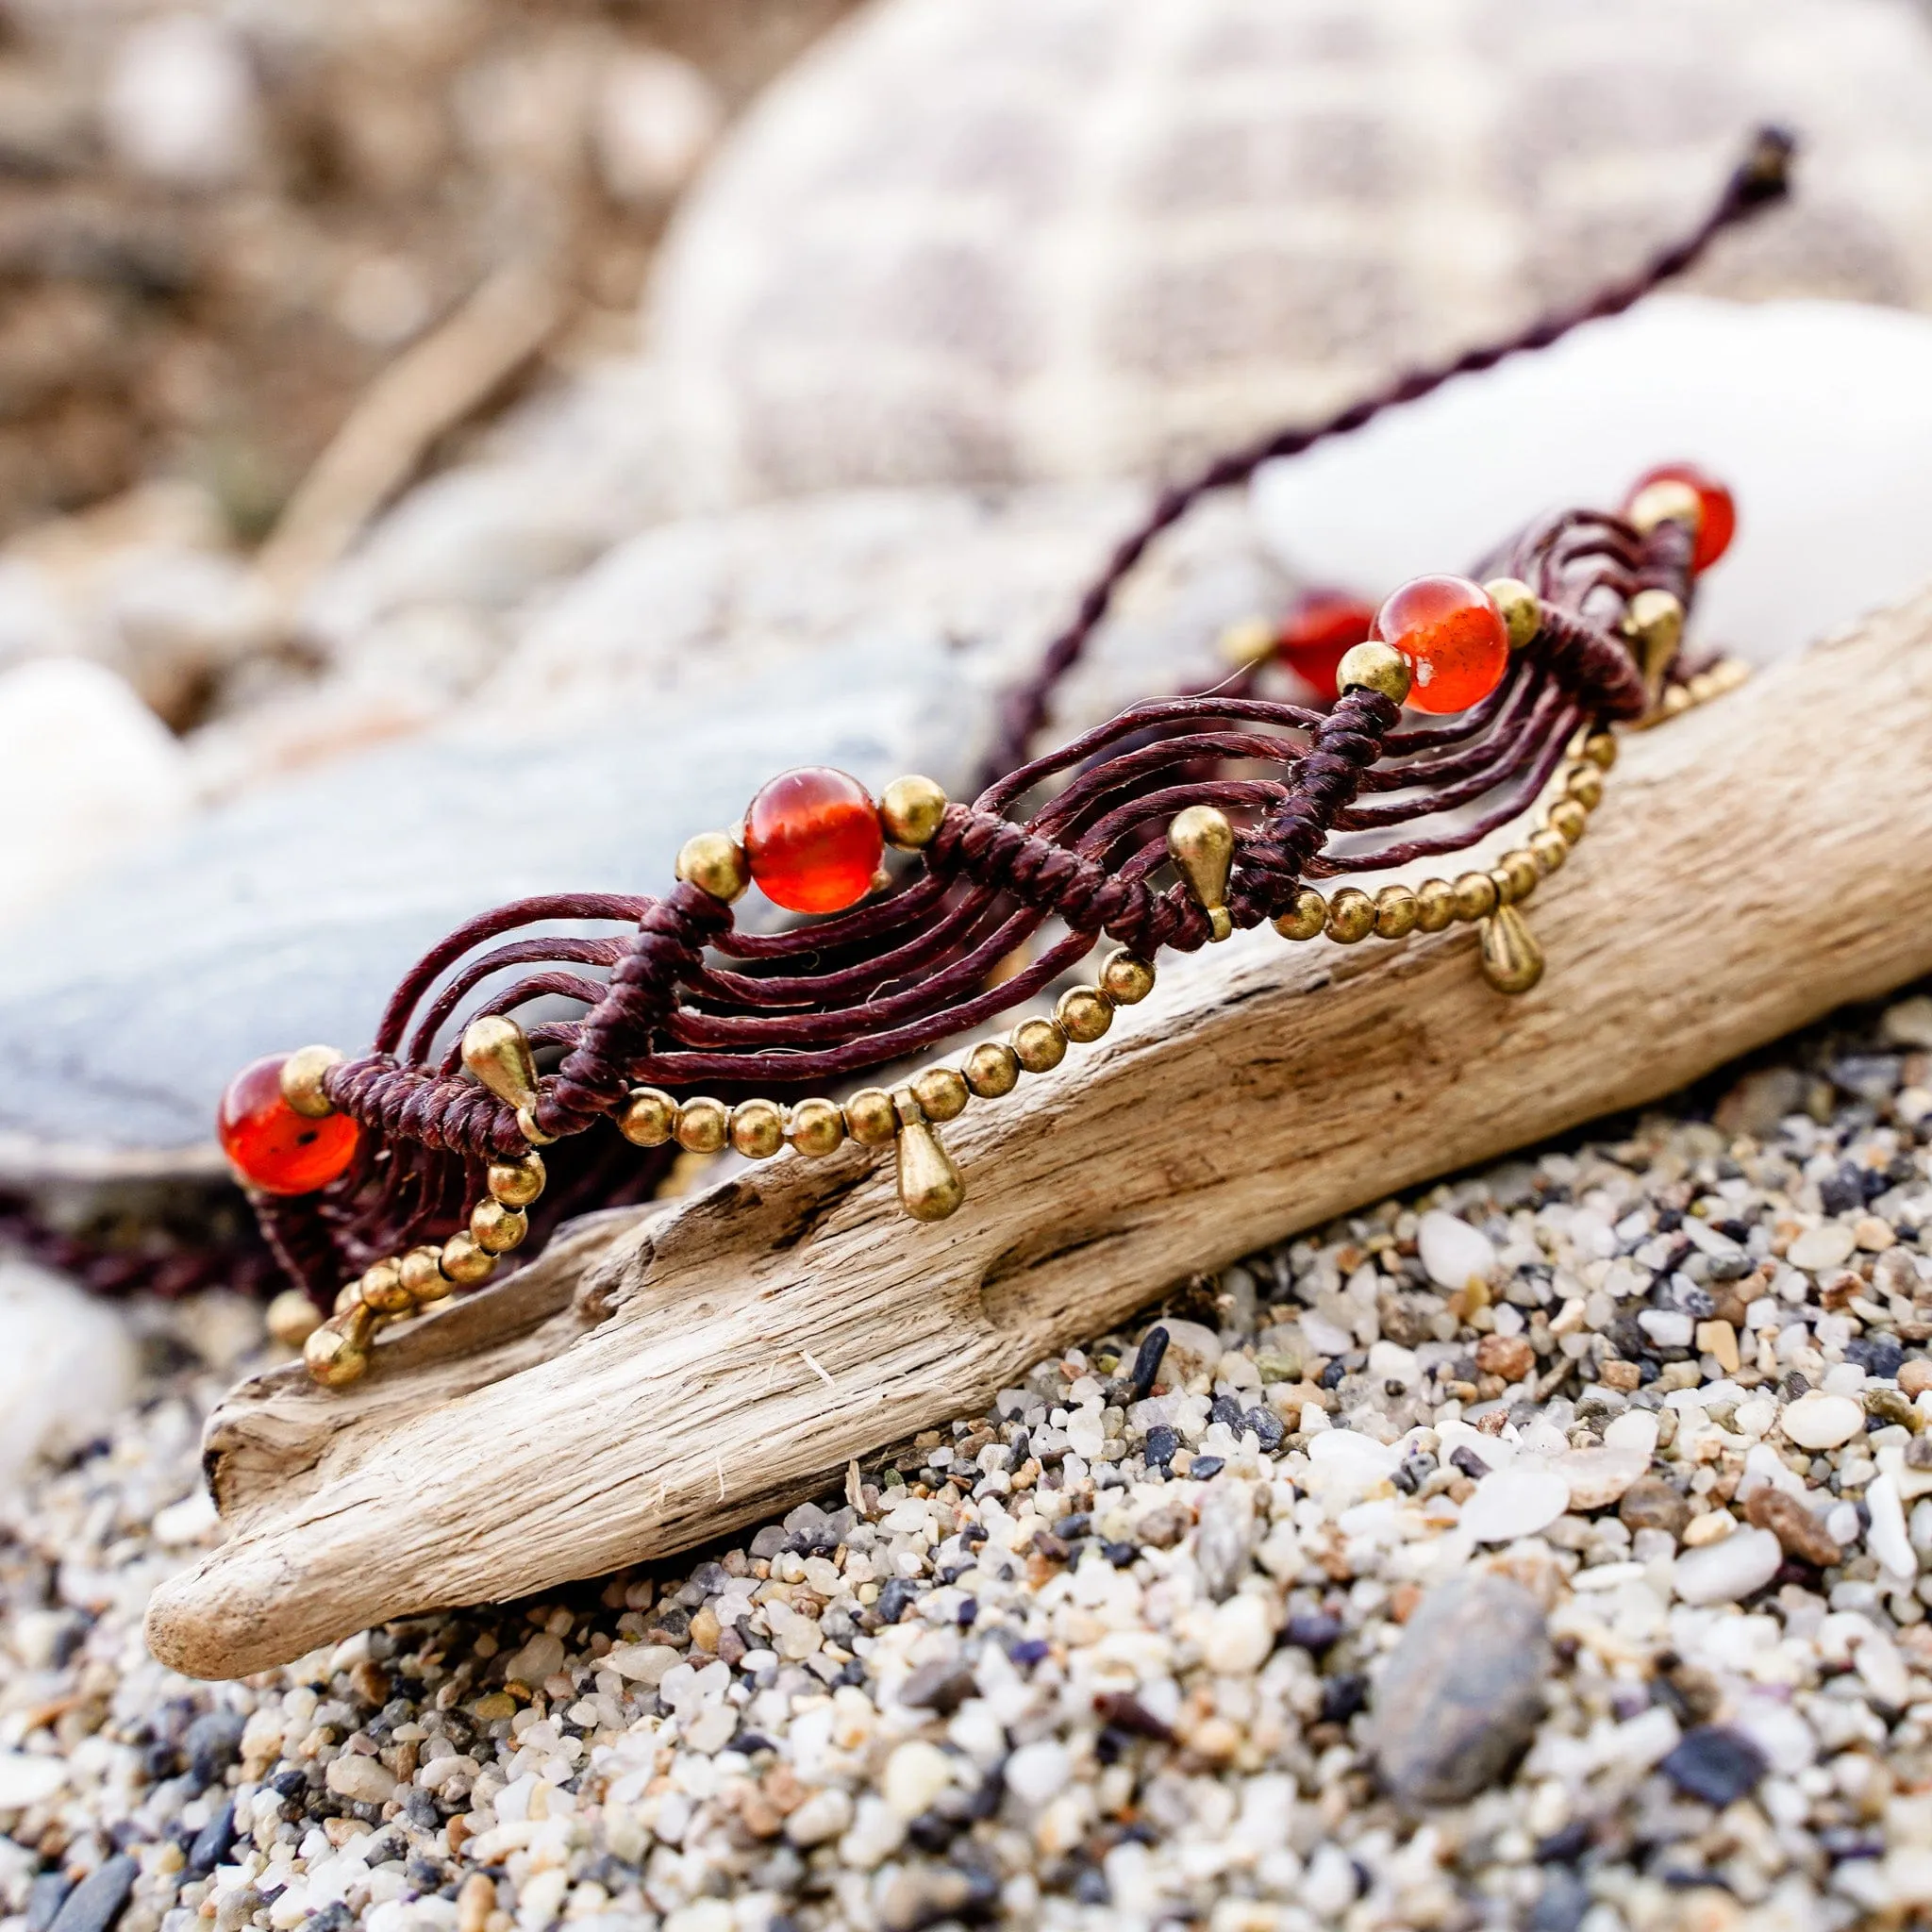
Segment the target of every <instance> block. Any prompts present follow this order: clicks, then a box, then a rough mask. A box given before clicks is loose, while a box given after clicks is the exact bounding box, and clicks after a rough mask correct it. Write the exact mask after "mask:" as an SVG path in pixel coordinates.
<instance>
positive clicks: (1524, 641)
mask: <svg viewBox="0 0 1932 1932" xmlns="http://www.w3.org/2000/svg"><path fill="white" fill-rule="evenodd" d="M1483 589H1484V590H1485V591H1488V592H1489V598H1490V602H1491V604H1493V605H1494V606H1495V607H1496V608H1497V609H1498V610H1500V611H1501V612H1502V613H1503V622H1504V623H1505V624H1506V625H1508V626H1509V648H1510V649H1511V650H1512V651H1521V650H1524V649H1525V648H1526V647H1527V646H1529V645H1530V644H1532V643H1534V642H1535V641H1536V634H1537V632H1538V631H1540V630H1541V629H1542V627H1543V607H1542V601H1541V598H1539V597H1538V596H1537V593H1536V592H1535V591H1532V590H1531V589H1530V588H1529V586H1528V585H1527V584H1525V583H1524V581H1523V579H1522V578H1521V577H1491V579H1490V581H1489V582H1488V583H1486V584H1485V585H1484V586H1483Z"/></svg>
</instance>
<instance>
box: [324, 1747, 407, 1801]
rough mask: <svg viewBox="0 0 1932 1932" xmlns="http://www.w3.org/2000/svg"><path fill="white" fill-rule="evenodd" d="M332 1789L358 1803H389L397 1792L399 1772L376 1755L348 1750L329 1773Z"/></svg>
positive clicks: (335, 1762)
mask: <svg viewBox="0 0 1932 1932" xmlns="http://www.w3.org/2000/svg"><path fill="white" fill-rule="evenodd" d="M325 1781H326V1783H327V1785H328V1788H329V1790H332V1791H333V1792H334V1793H335V1794H336V1796H337V1797H339V1798H347V1799H348V1800H349V1801H350V1802H351V1803H352V1804H356V1805H386V1804H387V1803H388V1802H389V1801H390V1799H391V1798H392V1797H394V1796H395V1794H396V1774H395V1773H394V1772H392V1771H391V1769H390V1768H389V1766H388V1765H386V1764H383V1763H381V1762H380V1761H379V1760H377V1759H376V1758H374V1757H362V1756H360V1755H359V1754H358V1753H357V1752H354V1751H345V1752H343V1754H342V1755H341V1757H338V1758H336V1759H335V1760H334V1762H333V1763H331V1764H330V1766H329V1768H328V1770H327V1772H326V1773H325Z"/></svg>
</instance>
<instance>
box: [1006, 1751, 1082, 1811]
mask: <svg viewBox="0 0 1932 1932" xmlns="http://www.w3.org/2000/svg"><path fill="white" fill-rule="evenodd" d="M1073 1774H1074V1761H1073V1759H1072V1758H1071V1757H1069V1756H1068V1755H1067V1747H1066V1746H1065V1745H1064V1744H1062V1743H1059V1742H1058V1740H1055V1739H1052V1738H1041V1739H1039V1740H1036V1741H1035V1742H1033V1743H1031V1744H1022V1745H1021V1746H1020V1748H1019V1749H1018V1750H1017V1751H1015V1752H1014V1753H1013V1755H1012V1756H1011V1757H1008V1759H1007V1789H1008V1790H1009V1791H1011V1792H1012V1793H1013V1795H1014V1796H1015V1797H1016V1798H1018V1799H1019V1800H1020V1802H1021V1803H1022V1804H1023V1805H1044V1804H1046V1803H1048V1802H1049V1800H1051V1799H1054V1798H1057V1797H1058V1796H1059V1794H1060V1793H1061V1792H1062V1791H1063V1790H1066V1788H1067V1781H1068V1780H1069V1779H1070V1778H1071V1777H1072V1776H1073Z"/></svg>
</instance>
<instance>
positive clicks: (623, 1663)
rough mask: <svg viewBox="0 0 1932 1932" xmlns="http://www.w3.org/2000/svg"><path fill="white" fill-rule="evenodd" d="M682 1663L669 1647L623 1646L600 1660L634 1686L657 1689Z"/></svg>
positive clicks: (600, 1665)
mask: <svg viewBox="0 0 1932 1932" xmlns="http://www.w3.org/2000/svg"><path fill="white" fill-rule="evenodd" d="M680 1661H681V1659H680V1658H679V1657H678V1655H677V1653H676V1652H675V1650H673V1649H672V1647H671V1646H670V1645H669V1644H668V1643H619V1644H614V1645H612V1647H611V1648H610V1649H609V1650H608V1652H606V1654H605V1655H604V1656H603V1657H599V1658H598V1660H597V1667H598V1669H599V1670H604V1671H615V1672H616V1674H618V1675H619V1676H620V1677H624V1678H626V1679H627V1680H628V1681H629V1682H631V1683H633V1684H649V1685H651V1686H652V1687H653V1688H654V1689H655V1688H656V1687H657V1686H658V1685H659V1684H661V1683H662V1682H663V1681H664V1678H665V1675H666V1674H667V1673H669V1672H670V1671H671V1670H673V1669H674V1668H675V1666H676V1665H677V1664H678V1663H679V1662H680ZM511 1674H512V1675H514V1673H511ZM527 1681H528V1680H527V1679H525V1682H527Z"/></svg>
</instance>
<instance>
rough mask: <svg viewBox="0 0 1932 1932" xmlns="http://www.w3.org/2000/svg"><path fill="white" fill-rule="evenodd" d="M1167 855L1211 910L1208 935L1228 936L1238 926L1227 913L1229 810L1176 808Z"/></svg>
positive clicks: (1231, 842)
mask: <svg viewBox="0 0 1932 1932" xmlns="http://www.w3.org/2000/svg"><path fill="white" fill-rule="evenodd" d="M1167 856H1168V857H1169V858H1171V859H1172V860H1173V861H1174V871H1175V872H1177V873H1179V874H1180V875H1181V878H1182V880H1183V881H1184V882H1185V884H1186V885H1187V888H1188V891H1191V893H1192V894H1193V895H1194V898H1195V900H1196V902H1197V903H1198V904H1199V906H1200V908H1201V909H1202V911H1204V912H1205V913H1207V915H1208V938H1209V939H1210V940H1224V939H1225V938H1226V937H1227V936H1228V934H1229V933H1231V932H1232V931H1233V930H1234V926H1233V923H1232V922H1231V921H1230V920H1229V918H1228V916H1227V879H1228V873H1229V871H1230V869H1231V868H1232V866H1233V864H1234V827H1233V826H1232V825H1231V824H1228V822H1227V814H1226V813H1225V812H1224V811H1219V810H1217V809H1216V808H1214V807H1213V806H1211V805H1190V806H1186V807H1184V808H1182V809H1181V810H1179V811H1177V812H1175V813H1174V818H1173V820H1172V821H1171V822H1170V823H1169V824H1168V828H1167Z"/></svg>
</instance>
